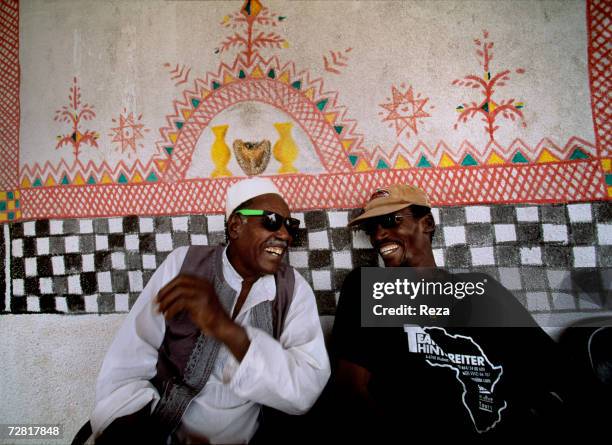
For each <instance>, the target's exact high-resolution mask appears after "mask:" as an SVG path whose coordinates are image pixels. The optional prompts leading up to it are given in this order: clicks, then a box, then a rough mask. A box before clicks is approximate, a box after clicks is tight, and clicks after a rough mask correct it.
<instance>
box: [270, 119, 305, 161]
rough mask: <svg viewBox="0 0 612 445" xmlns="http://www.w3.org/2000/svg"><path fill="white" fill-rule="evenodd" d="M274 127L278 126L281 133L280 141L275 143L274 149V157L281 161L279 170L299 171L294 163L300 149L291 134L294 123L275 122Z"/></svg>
mask: <svg viewBox="0 0 612 445" xmlns="http://www.w3.org/2000/svg"><path fill="white" fill-rule="evenodd" d="M274 128H276V131H277V132H278V135H279V138H278V141H276V143H275V144H274V149H273V154H274V158H275V159H276V160H277V161H278V162H280V163H281V166H280V168H279V169H278V172H279V173H297V172H298V170H297V169H296V168H295V167H294V166H293V163H294V162H295V160H296V159H297V157H298V154H299V150H298V147H297V145H296V144H295V141H294V140H293V136H292V135H291V130H292V128H293V123H291V122H280V123H276V124H274Z"/></svg>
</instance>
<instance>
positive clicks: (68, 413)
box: [0, 314, 333, 445]
mask: <svg viewBox="0 0 612 445" xmlns="http://www.w3.org/2000/svg"><path fill="white" fill-rule="evenodd" d="M125 316H126V314H109V315H79V316H74V315H73V316H65V315H51V314H45V315H3V316H2V317H0V338H1V339H2V341H1V344H0V357H1V360H0V419H1V420H0V423H22V424H23V423H47V424H49V423H52V424H62V425H64V437H63V439H61V440H52V441H50V440H49V439H46V440H41V441H35V440H27V441H24V440H19V444H28V443H32V444H34V443H38V444H42V443H44V444H58V445H59V444H69V443H70V442H71V441H72V438H73V437H74V435H75V434H76V432H77V431H78V430H79V428H80V427H81V425H83V423H85V421H87V420H88V418H89V414H90V412H91V410H92V408H93V402H94V395H95V394H94V390H95V381H96V377H97V375H98V371H99V369H100V366H101V364H102V360H103V359H104V354H105V352H106V349H107V348H108V346H109V345H110V343H111V341H112V339H113V336H114V334H115V332H116V331H117V329H119V326H120V324H121V322H122V321H123V318H124V317H125ZM321 324H322V326H323V330H324V332H325V333H326V334H329V331H330V329H331V326H332V324H333V317H331V316H323V317H321ZM326 336H327V335H326ZM13 442H14V441H9V440H6V439H5V440H2V439H0V444H10V443H13Z"/></svg>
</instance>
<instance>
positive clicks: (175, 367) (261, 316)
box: [151, 246, 295, 433]
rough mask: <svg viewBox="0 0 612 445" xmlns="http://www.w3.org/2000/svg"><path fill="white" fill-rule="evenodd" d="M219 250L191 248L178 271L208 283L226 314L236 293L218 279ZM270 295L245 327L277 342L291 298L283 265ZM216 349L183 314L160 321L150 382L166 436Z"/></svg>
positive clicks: (288, 271)
mask: <svg viewBox="0 0 612 445" xmlns="http://www.w3.org/2000/svg"><path fill="white" fill-rule="evenodd" d="M223 249H224V247H223V246H216V247H211V246H191V247H190V248H189V250H188V252H187V255H186V256H185V260H184V261H183V265H182V267H181V271H180V273H181V274H187V275H193V276H197V277H200V278H204V279H206V280H208V281H209V282H211V283H212V284H213V286H214V288H215V292H216V294H217V296H218V297H219V300H220V302H221V304H222V305H223V307H224V308H225V310H226V311H227V312H228V313H229V312H230V310H231V306H232V304H233V302H234V299H235V298H236V292H235V291H234V290H233V289H232V288H231V287H230V286H229V285H228V284H227V282H226V281H225V279H224V278H223V262H222V258H223V256H222V255H223ZM274 280H275V282H276V296H275V298H274V300H272V301H264V302H262V303H259V304H258V305H256V306H254V307H253V308H252V309H251V314H250V317H251V323H250V324H251V325H253V326H255V327H257V328H260V329H263V330H265V331H267V332H268V333H269V334H270V335H273V336H274V338H276V339H278V338H279V336H280V334H281V332H282V330H283V325H284V321H285V318H286V316H287V311H288V310H289V306H290V304H291V301H292V299H293V290H294V287H295V276H294V272H293V268H292V267H291V266H288V265H285V264H283V265H282V266H281V268H280V269H279V270H278V272H276V274H275V275H274ZM220 346H221V344H220V343H219V342H218V341H217V340H215V339H214V338H212V337H208V336H205V335H204V334H203V333H202V332H201V331H200V329H199V328H198V327H197V326H196V325H195V324H194V323H193V322H192V321H191V318H190V317H189V315H188V314H187V313H186V312H180V313H179V314H177V315H176V316H175V317H174V318H173V319H172V320H166V332H165V335H164V339H163V341H162V344H161V346H160V348H159V355H158V360H157V374H156V375H155V377H153V379H151V382H152V383H153V385H154V386H155V388H157V391H158V392H159V395H160V397H161V399H160V401H159V402H158V404H157V406H156V407H155V410H154V412H153V417H155V418H156V419H158V420H159V422H160V423H161V425H162V426H163V429H164V430H165V431H167V432H168V433H171V432H172V431H174V429H175V428H176V427H177V426H178V424H179V423H180V420H181V418H182V417H183V413H184V412H185V410H186V409H187V406H188V405H189V403H190V402H191V400H192V399H193V398H194V397H196V396H197V395H198V393H199V392H200V391H201V390H202V389H203V388H204V386H205V385H206V382H207V381H208V378H209V377H210V373H211V372H212V369H213V366H214V363H215V359H216V357H217V353H218V351H219V348H220Z"/></svg>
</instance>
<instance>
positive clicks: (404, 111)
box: [379, 85, 430, 136]
mask: <svg viewBox="0 0 612 445" xmlns="http://www.w3.org/2000/svg"><path fill="white" fill-rule="evenodd" d="M402 87H403V85H402ZM391 94H392V96H393V99H389V98H387V100H390V102H389V103H386V104H380V106H381V107H382V108H384V109H385V110H387V111H388V112H389V113H388V114H387V116H386V117H385V118H384V119H383V122H393V123H395V131H396V133H397V136H399V135H400V134H401V133H402V131H404V130H405V129H406V128H408V130H407V131H406V133H407V134H408V136H409V135H410V130H412V131H413V132H414V134H418V128H417V120H418V119H420V118H423V117H430V115H429V113H427V112H426V111H425V110H423V108H424V107H425V104H426V103H427V101H428V100H429V98H425V99H421V98H419V96H420V95H417V97H416V98H415V97H414V92H413V90H412V87H411V86H410V87H408V91H406V92H405V93H402V92H401V91H400V90H398V89H397V88H395V87H394V86H392V87H391ZM379 114H381V115H382V114H383V113H379Z"/></svg>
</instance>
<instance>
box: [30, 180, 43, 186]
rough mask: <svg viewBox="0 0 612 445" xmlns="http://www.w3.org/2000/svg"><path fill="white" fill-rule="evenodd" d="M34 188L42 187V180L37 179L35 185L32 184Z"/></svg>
mask: <svg viewBox="0 0 612 445" xmlns="http://www.w3.org/2000/svg"><path fill="white" fill-rule="evenodd" d="M32 186H33V187H42V181H41V180H40V178H36V180H35V181H34V184H32Z"/></svg>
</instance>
